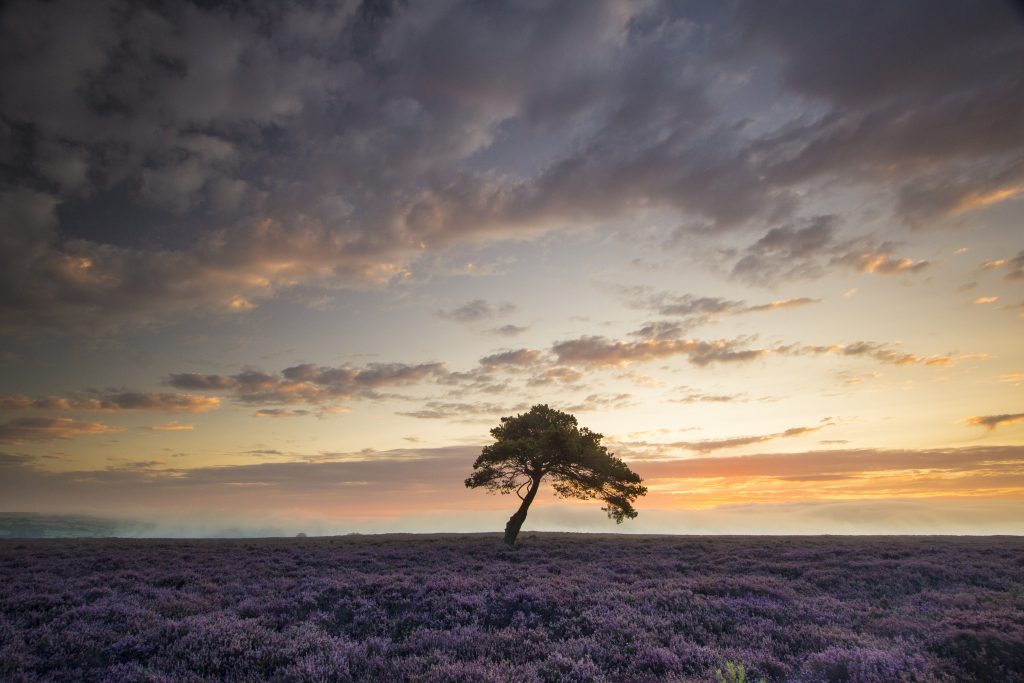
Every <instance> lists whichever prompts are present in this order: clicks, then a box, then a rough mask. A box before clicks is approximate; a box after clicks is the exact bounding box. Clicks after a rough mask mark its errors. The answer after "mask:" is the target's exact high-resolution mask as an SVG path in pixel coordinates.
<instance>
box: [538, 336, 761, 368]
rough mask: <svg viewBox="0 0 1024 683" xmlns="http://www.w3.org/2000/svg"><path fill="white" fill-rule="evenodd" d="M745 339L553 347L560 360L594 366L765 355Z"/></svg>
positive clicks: (596, 341) (588, 339) (590, 341)
mask: <svg viewBox="0 0 1024 683" xmlns="http://www.w3.org/2000/svg"><path fill="white" fill-rule="evenodd" d="M742 343H743V341H742V340H725V339H719V340H716V341H710V342H708V341H698V340H694V339H644V340H642V341H638V342H625V341H610V340H608V339H606V338H604V337H597V336H584V337H579V338H578V339H570V340H566V341H561V342H558V343H556V344H554V345H553V346H552V347H551V351H552V353H554V354H555V356H556V357H557V359H558V362H559V363H564V364H568V365H573V364H577V365H588V366H593V367H622V366H626V365H630V364H632V363H645V362H649V361H654V360H660V359H663V358H670V357H673V356H685V357H686V359H687V360H689V361H690V362H691V363H693V364H694V365H697V366H701V367H703V366H705V365H709V364H711V363H739V362H745V361H750V360H754V359H756V358H759V357H761V356H762V355H764V353H765V352H764V350H762V349H744V348H741V347H740V345H741V344H742Z"/></svg>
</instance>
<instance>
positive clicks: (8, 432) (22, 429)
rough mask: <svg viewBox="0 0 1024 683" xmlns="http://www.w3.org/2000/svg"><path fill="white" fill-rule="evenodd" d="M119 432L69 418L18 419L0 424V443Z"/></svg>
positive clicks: (104, 426)
mask: <svg viewBox="0 0 1024 683" xmlns="http://www.w3.org/2000/svg"><path fill="white" fill-rule="evenodd" d="M119 431H121V430H120V429H118V428H117V427H112V426H110V425H107V424H103V423H100V422H81V421H78V420H72V419H69V418H52V417H20V418H16V419H14V420H8V421H7V422H0V442H6V443H21V442H24V441H52V440H54V439H72V438H75V437H77V436H96V435H99V434H113V433H116V432H119Z"/></svg>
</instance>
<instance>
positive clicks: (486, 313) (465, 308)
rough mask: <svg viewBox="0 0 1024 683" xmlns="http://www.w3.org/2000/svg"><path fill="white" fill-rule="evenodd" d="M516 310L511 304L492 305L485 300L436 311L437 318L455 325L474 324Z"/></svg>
mask: <svg viewBox="0 0 1024 683" xmlns="http://www.w3.org/2000/svg"><path fill="white" fill-rule="evenodd" d="M517 310H518V306H516V305H515V304H513V303H511V302H507V301H506V302H502V303H497V304H492V303H490V302H489V301H487V300H485V299H474V300H472V301H468V302H466V303H464V304H462V305H461V306H457V307H455V308H452V309H449V310H441V311H437V316H438V317H439V318H442V319H444V320H451V321H453V322H457V323H475V322H480V321H482V320H492V319H494V318H498V317H502V316H506V315H510V314H512V313H515V312H516V311H517ZM506 327H510V326H506ZM499 329H501V328H499Z"/></svg>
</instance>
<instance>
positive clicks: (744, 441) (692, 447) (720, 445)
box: [666, 427, 821, 453]
mask: <svg viewBox="0 0 1024 683" xmlns="http://www.w3.org/2000/svg"><path fill="white" fill-rule="evenodd" d="M820 429H821V427H791V428H789V429H786V430H785V431H781V432H777V433H775V434H761V435H758V436H736V437H731V438H728V439H705V440H703V441H676V442H673V443H671V444H666V446H668V447H669V448H682V449H685V450H688V451H697V452H700V453H707V452H709V451H718V450H725V449H729V448H739V447H741V446H750V445H752V444H755V443H764V442H766V441H774V440H775V439H788V438H792V437H796V436H804V435H805V434H810V433H812V432H816V431H819V430H820Z"/></svg>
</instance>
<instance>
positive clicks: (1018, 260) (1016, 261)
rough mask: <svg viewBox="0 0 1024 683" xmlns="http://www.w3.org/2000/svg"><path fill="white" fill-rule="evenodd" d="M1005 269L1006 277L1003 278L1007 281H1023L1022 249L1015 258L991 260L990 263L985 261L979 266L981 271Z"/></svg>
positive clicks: (1023, 252) (1023, 263)
mask: <svg viewBox="0 0 1024 683" xmlns="http://www.w3.org/2000/svg"><path fill="white" fill-rule="evenodd" d="M1004 266H1005V267H1006V275H1004V276H1003V277H1004V278H1006V279H1007V280H1020V279H1024V249H1022V250H1021V251H1020V252H1018V254H1017V255H1016V256H1014V257H1013V258H1010V259H1005V258H1000V259H992V260H991V261H985V262H984V263H982V264H981V269H982V270H994V269H996V268H1002V267H1004Z"/></svg>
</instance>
